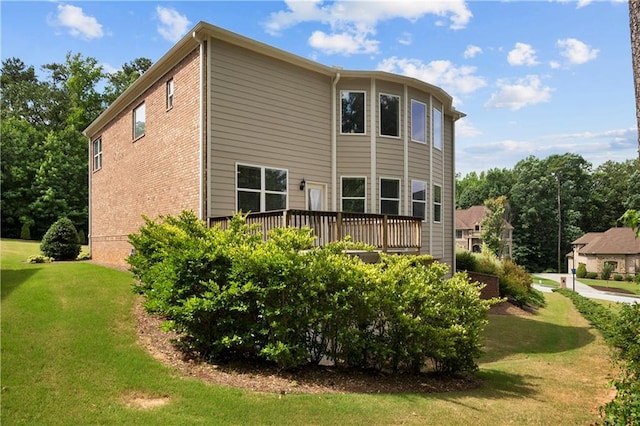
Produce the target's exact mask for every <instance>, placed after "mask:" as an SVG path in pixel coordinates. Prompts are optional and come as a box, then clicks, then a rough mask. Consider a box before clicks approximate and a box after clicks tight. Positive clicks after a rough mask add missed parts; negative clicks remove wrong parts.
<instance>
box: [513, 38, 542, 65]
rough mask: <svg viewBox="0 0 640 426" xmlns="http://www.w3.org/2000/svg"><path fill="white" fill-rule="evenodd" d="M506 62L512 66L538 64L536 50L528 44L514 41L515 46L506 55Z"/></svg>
mask: <svg viewBox="0 0 640 426" xmlns="http://www.w3.org/2000/svg"><path fill="white" fill-rule="evenodd" d="M507 62H509V65H514V66H520V65H527V66H533V65H537V64H538V61H537V60H536V51H535V50H534V49H533V47H531V45H530V44H526V43H516V47H515V48H514V49H513V50H512V51H510V52H509V54H508V55H507Z"/></svg>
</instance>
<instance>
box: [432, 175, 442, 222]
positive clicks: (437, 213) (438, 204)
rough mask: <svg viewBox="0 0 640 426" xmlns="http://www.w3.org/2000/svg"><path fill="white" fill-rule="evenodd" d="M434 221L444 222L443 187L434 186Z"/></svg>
mask: <svg viewBox="0 0 640 426" xmlns="http://www.w3.org/2000/svg"><path fill="white" fill-rule="evenodd" d="M433 221H434V222H437V223H440V222H442V187H441V186H440V185H435V184H434V185H433Z"/></svg>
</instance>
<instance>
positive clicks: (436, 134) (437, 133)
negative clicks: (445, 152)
mask: <svg viewBox="0 0 640 426" xmlns="http://www.w3.org/2000/svg"><path fill="white" fill-rule="evenodd" d="M432 117H433V122H432V123H431V124H432V126H433V147H434V148H437V149H442V138H443V135H442V111H440V110H439V109H438V108H433V115H432Z"/></svg>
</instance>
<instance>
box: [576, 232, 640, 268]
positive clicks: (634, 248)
mask: <svg viewBox="0 0 640 426" xmlns="http://www.w3.org/2000/svg"><path fill="white" fill-rule="evenodd" d="M635 236H636V234H635V232H634V231H633V229H631V228H611V229H609V230H608V231H605V232H589V233H587V234H584V235H583V236H582V237H580V238H578V239H577V240H575V241H574V242H572V243H571V244H572V246H573V250H572V252H571V253H569V254H567V263H568V264H567V270H568V271H571V269H572V268H577V267H578V265H579V264H580V263H584V264H585V266H586V268H587V271H588V272H597V273H600V272H602V266H603V265H604V264H605V263H609V264H612V265H613V267H614V268H613V272H614V273H617V274H636V273H638V272H640V239H639V238H636V237H635Z"/></svg>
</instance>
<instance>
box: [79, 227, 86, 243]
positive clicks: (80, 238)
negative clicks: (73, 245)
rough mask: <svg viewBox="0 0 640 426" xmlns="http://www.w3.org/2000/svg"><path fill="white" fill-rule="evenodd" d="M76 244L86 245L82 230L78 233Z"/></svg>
mask: <svg viewBox="0 0 640 426" xmlns="http://www.w3.org/2000/svg"><path fill="white" fill-rule="evenodd" d="M78 243H79V244H80V245H84V244H87V237H86V236H85V234H84V229H81V230H79V231H78Z"/></svg>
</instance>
